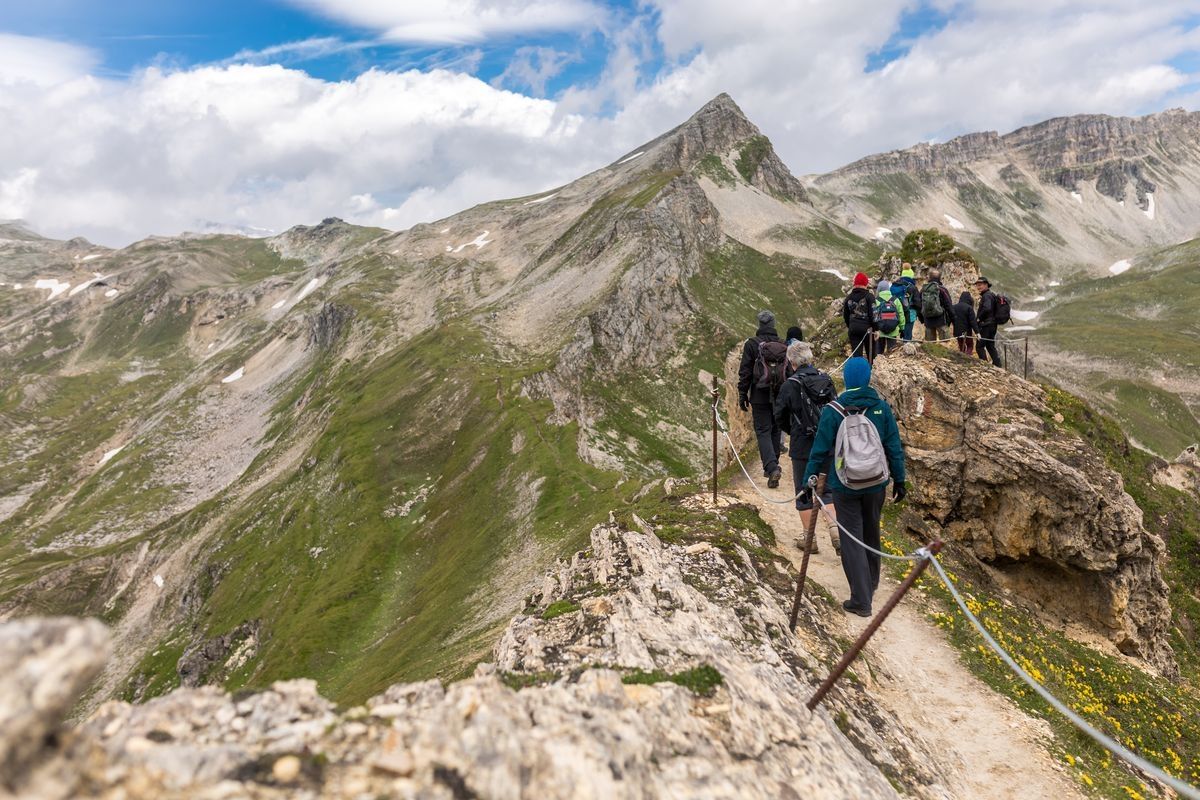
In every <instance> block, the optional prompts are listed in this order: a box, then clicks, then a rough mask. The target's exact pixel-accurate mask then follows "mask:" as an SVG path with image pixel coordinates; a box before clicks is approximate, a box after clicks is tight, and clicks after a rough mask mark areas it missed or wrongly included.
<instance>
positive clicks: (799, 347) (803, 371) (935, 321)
mask: <svg viewBox="0 0 1200 800" xmlns="http://www.w3.org/2000/svg"><path fill="white" fill-rule="evenodd" d="M868 284H869V280H868V278H867V276H866V275H865V274H864V273H861V272H859V273H858V274H857V275H855V276H854V286H853V288H852V290H851V291H850V293H849V295H848V296H847V297H846V299H845V301H844V303H843V305H842V319H843V320H844V321H845V323H846V328H847V333H848V336H849V346H850V358H849V359H848V360H847V361H846V362H845V363H844V365H843V366H842V378H843V382H844V384H845V388H844V390H843V391H842V392H841V393H840V394H839V393H838V392H837V390H836V388H835V386H834V382H833V378H832V377H831V376H830V375H829V374H828V373H825V372H822V371H821V370H819V369H817V368H816V367H815V366H814V365H813V350H812V346H811V345H810V344H809V343H808V342H805V341H804V334H803V331H802V330H801V329H800V328H799V327H792V328H789V329H788V331H787V335H786V337H785V338H782V339H781V338H780V337H779V334H778V332H777V329H776V326H775V315H774V314H772V313H771V312H770V311H765V310H764V311H760V312H759V313H758V330H757V331H756V332H755V335H754V336H753V337H752V338H750V339H747V340H746V343H745V345H744V346H743V347H742V360H741V365H740V368H739V370H738V406H739V408H740V409H741V410H742V411H743V412H745V411H749V412H750V413H751V415H752V421H753V425H754V435H755V438H756V439H757V442H758V452H759V456H760V458H761V459H762V468H763V476H764V477H766V478H767V486H768V487H769V488H772V489H774V488H777V487H778V486H779V482H780V480H781V479H782V477H783V469H782V468H781V466H780V458H781V457H782V456H783V434H784V432H787V434H788V437H789V444H788V452H787V455H788V457H789V458H790V459H791V465H792V482H793V489H794V491H795V495H796V500H795V502H796V509H797V510H798V511H799V512H800V519H801V522H802V524H803V525H804V528H805V530H807V529H808V527H809V525H810V523H811V517H812V515H813V514H814V513H815V511H816V505H818V504H819V505H822V506H824V507H825V509H826V511H827V513H828V514H829V516H830V518H831V519H832V520H833V522H832V527H831V530H830V539H831V543H832V545H833V548H834V551H835V552H836V553H837V554H838V555H839V556H840V557H841V561H842V569H843V570H844V571H845V573H846V580H847V581H848V582H849V584H850V599H848V600H846V601H845V602H843V603H842V607H843V608H844V609H845V610H846V611H848V612H850V613H852V614H858V615H859V616H864V617H869V616H871V613H872V610H871V604H872V601H873V599H874V595H875V590H876V589H877V588H878V587H879V569H880V560H879V559H880V557H879V555H878V554H876V553H873V552H871V551H870V550H869V549H867V548H864V547H863V546H862V545H861V544H859V543H858V541H861V542H864V543H866V544H867V545H868V546H869V547H872V548H875V549H876V550H878V549H879V547H880V529H879V524H880V518H881V515H882V512H883V504H884V500H885V496H886V490H887V486H888V484H889V483H891V484H892V499H893V501H894V502H900V501H902V500H903V499H904V498H905V495H906V494H907V490H906V487H905V465H904V446H903V444H902V443H901V441H900V431H899V428H898V427H897V425H896V417H895V414H894V413H893V412H892V408H891V406H889V405H888V403H887V401H886V400H884V399H883V398H882V397H880V396H879V394H878V393H877V392H876V391H875V390H874V389H873V388H871V370H872V359H873V358H874V357H875V356H876V355H882V354H886V353H888V352H890V351H891V350H892V349H893V348H894V347H896V346H897V343H898V342H899V341H909V340H911V339H912V333H913V325H914V324H915V323H916V322H917V321H920V322H921V323H922V324H923V325H924V326H925V340H926V341H929V342H939V341H943V340H948V337H946V336H945V332H946V329H947V328H950V329H951V330H952V331H953V334H954V337H955V339H957V341H958V346H959V349H960V350H961V351H962V352H964V353H967V354H971V353H973V352H974V350H975V341H976V339H978V342H979V357H980V358H982V359H985V360H986V359H987V358H988V357H990V358H991V361H992V363H993V364H995V365H996V366H1000V357H999V355H998V354H997V352H996V343H995V339H996V331H997V328H998V326H999V325H1000V324H1003V323H1004V322H1007V321H1008V300H1007V298H1005V297H1003V295H998V294H995V293H993V292H992V291H991V288H992V284H991V282H990V281H989V280H988V279H987V278H985V277H983V276H980V277H978V278H977V279H976V280H975V283H974V286H975V289H976V291H977V292H978V294H979V303H978V308H977V307H976V305H975V303H973V302H972V298H971V294H970V292H963V293H962V295H961V296H960V297H959V300H958V302H957V303H951V302H950V293H949V292H948V291H947V290H946V287H945V286H943V285H942V282H941V274H940V272H939V271H938V270H937V269H931V270H929V273H928V276H927V279H926V281H925V283H924V285H923V286H921V287H919V288H918V286H917V283H916V279H915V277H914V273H913V270H912V267H911V266H910V265H909V264H904V265H903V266H902V271H901V275H900V277H899V278H897V279H896V281H894V282H889V281H887V280H884V279H880V280H879V281H877V282H876V284H875V292H872V291H871V290H870V289H869V288H868ZM822 474H823V475H825V484H824V491H823V492H822V494H821V496H820V497H819V498H815V497H814V496H813V494H814V488H815V485H816V481H815V480H814V478H815V476H817V475H822ZM839 527H840V528H841V529H843V530H845V531H846V532H847V533H849V534H851V535H852V536H853V538H854V539H857V540H858V541H846V540H843V539H842V538H841V536H840V535H839V533H838V531H839ZM808 546H809V548H810V552H814V553H815V552H818V551H819V546H818V545H817V543H816V541H815V539H814V540H813V541H812V542H811V543H810V544H809V545H808Z"/></svg>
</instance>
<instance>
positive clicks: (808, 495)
mask: <svg viewBox="0 0 1200 800" xmlns="http://www.w3.org/2000/svg"><path fill="white" fill-rule="evenodd" d="M812 493H813V490H812V489H809V488H805V489H801V490H800V497H798V498H797V499H798V500H799V501H800V505H804V506H811V505H812V504H813V496H812Z"/></svg>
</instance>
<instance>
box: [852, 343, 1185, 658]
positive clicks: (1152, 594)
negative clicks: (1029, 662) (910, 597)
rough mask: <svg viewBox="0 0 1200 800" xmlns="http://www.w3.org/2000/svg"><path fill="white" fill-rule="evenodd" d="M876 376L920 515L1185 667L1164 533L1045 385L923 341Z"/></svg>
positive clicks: (1020, 584)
mask: <svg viewBox="0 0 1200 800" xmlns="http://www.w3.org/2000/svg"><path fill="white" fill-rule="evenodd" d="M872 382H873V385H875V386H877V387H878V389H879V390H880V392H881V393H882V394H884V395H885V396H886V397H887V398H888V400H889V402H891V403H892V406H893V408H894V409H895V411H896V416H897V419H898V421H899V423H900V430H901V437H902V438H903V440H904V442H905V444H906V447H907V454H908V459H909V463H910V465H911V468H912V473H913V488H912V490H910V492H909V499H910V501H911V507H912V508H911V511H910V512H909V513H908V514H906V516H905V521H906V524H907V525H908V526H909V527H910V528H911V529H913V530H914V531H917V532H919V534H920V535H921V536H923V537H930V538H931V537H943V538H945V539H947V540H948V541H953V542H956V543H959V544H962V545H965V546H966V547H968V548H970V550H971V552H972V553H973V554H974V555H975V557H976V558H978V559H979V560H980V562H982V563H983V564H985V565H987V566H988V567H990V568H991V572H992V574H993V575H994V576H995V577H996V578H997V579H998V580H999V581H1000V582H1001V583H1002V584H1006V585H1008V586H1010V587H1011V588H1013V589H1015V590H1016V591H1017V593H1018V594H1019V595H1020V596H1022V597H1024V598H1025V599H1026V600H1027V601H1029V602H1032V603H1034V604H1035V605H1038V606H1040V607H1042V608H1043V609H1044V610H1046V611H1048V612H1050V613H1051V614H1054V615H1057V616H1059V617H1061V618H1064V619H1067V620H1070V621H1075V622H1080V623H1083V624H1085V625H1087V626H1088V627H1090V628H1093V629H1095V630H1098V631H1100V632H1102V633H1104V634H1105V635H1106V636H1107V637H1108V638H1109V639H1110V640H1111V641H1112V642H1113V643H1114V644H1115V645H1116V646H1117V647H1118V648H1119V649H1120V650H1121V651H1122V652H1124V653H1126V654H1129V655H1134V656H1137V657H1139V658H1141V659H1144V660H1145V661H1147V662H1149V663H1151V664H1153V665H1154V666H1155V667H1156V668H1158V669H1159V670H1160V671H1162V672H1163V673H1165V674H1168V675H1172V674H1175V673H1176V670H1177V668H1176V666H1175V662H1174V658H1173V654H1172V651H1171V648H1170V645H1169V644H1168V641H1167V640H1168V634H1169V631H1170V622H1171V609H1170V605H1169V602H1168V589H1167V586H1166V584H1165V583H1164V581H1163V578H1162V567H1163V562H1164V558H1165V548H1164V545H1163V542H1162V540H1161V539H1160V538H1159V537H1157V536H1155V535H1153V534H1152V533H1150V532H1148V531H1147V530H1146V529H1145V527H1144V526H1143V524H1142V512H1141V510H1140V509H1139V508H1138V507H1137V505H1136V504H1135V502H1134V501H1133V499H1132V498H1131V497H1130V496H1129V495H1128V494H1126V493H1125V489H1124V485H1123V483H1122V481H1121V477H1120V476H1119V475H1118V474H1116V473H1115V472H1113V470H1112V469H1110V468H1109V467H1108V465H1107V464H1106V463H1105V462H1104V459H1103V457H1102V456H1101V455H1100V454H1099V453H1097V452H1096V451H1095V450H1094V449H1092V447H1091V446H1090V445H1089V444H1088V443H1087V442H1086V441H1084V440H1083V439H1081V438H1079V437H1078V436H1076V435H1075V434H1073V433H1071V432H1069V431H1067V430H1065V429H1063V428H1061V427H1060V426H1058V425H1057V424H1056V422H1055V420H1054V418H1053V415H1052V412H1050V411H1049V410H1048V407H1047V404H1046V398H1045V395H1044V392H1043V390H1042V389H1041V388H1040V387H1038V386H1036V385H1035V384H1032V383H1029V382H1027V381H1024V380H1021V379H1020V378H1017V377H1016V376H1014V375H1011V374H1009V373H1007V372H1004V371H1002V370H998V369H987V368H981V366H980V365H979V364H978V362H977V360H976V359H965V358H959V357H957V355H956V354H947V357H938V356H935V355H930V354H928V353H926V352H922V351H920V350H919V349H918V350H917V351H916V352H913V353H911V354H905V355H904V356H903V357H895V358H884V359H879V360H877V361H876V369H875V377H874V378H873V381H872Z"/></svg>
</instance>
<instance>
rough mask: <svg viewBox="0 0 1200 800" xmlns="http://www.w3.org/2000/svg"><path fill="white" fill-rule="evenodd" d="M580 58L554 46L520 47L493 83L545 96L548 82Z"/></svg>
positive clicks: (537, 95)
mask: <svg viewBox="0 0 1200 800" xmlns="http://www.w3.org/2000/svg"><path fill="white" fill-rule="evenodd" d="M578 60H579V57H578V56H576V55H572V54H571V53H565V52H563V51H561V50H556V49H554V48H553V47H518V48H517V51H516V52H515V53H514V54H513V57H512V60H511V61H509V62H508V66H507V67H506V68H505V70H504V72H502V73H500V75H498V76H497V77H496V78H495V79H494V80H493V81H492V85H493V86H506V87H509V88H513V89H529V90H530V91H531V92H532V93H533V94H534V96H535V97H544V96H545V95H546V82H547V81H549V80H551V79H552V78H554V77H555V76H557V75H558V74H560V73H561V72H562V71H563V68H564V67H566V66H567V65H568V64H571V63H573V62H575V61H578Z"/></svg>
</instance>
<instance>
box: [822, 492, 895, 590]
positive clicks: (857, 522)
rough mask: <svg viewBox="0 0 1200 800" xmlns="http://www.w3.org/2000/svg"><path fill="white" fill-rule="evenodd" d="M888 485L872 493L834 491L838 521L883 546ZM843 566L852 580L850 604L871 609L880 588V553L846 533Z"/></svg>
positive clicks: (873, 544) (872, 544) (849, 580)
mask: <svg viewBox="0 0 1200 800" xmlns="http://www.w3.org/2000/svg"><path fill="white" fill-rule="evenodd" d="M886 489H887V487H886V486H884V487H883V489H881V490H880V491H878V492H872V493H871V494H843V493H841V492H834V493H833V504H834V506H836V507H837V515H838V522H839V523H841V524H842V525H843V526H845V528H846V530H848V531H850V533H852V534H854V535H855V536H857V537H858V538H859V539H862V540H863V541H864V542H866V543H867V544H869V545H871V546H872V547H874V548H876V549H879V518H880V516H881V515H882V514H883V500H884V495H885V494H886ZM842 570H843V571H844V572H845V573H846V580H847V581H848V582H849V583H850V604H851V605H853V606H857V607H858V608H863V609H868V610H869V609H870V608H871V600H872V599H873V598H874V597H875V590H876V589H878V588H879V556H878V555H877V554H875V553H870V552H868V551H867V550H865V549H864V548H863V546H862V545H860V544H859V543H858V542H856V541H854V540H853V539H851V538H850V537H849V536H845V535H843V536H842Z"/></svg>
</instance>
